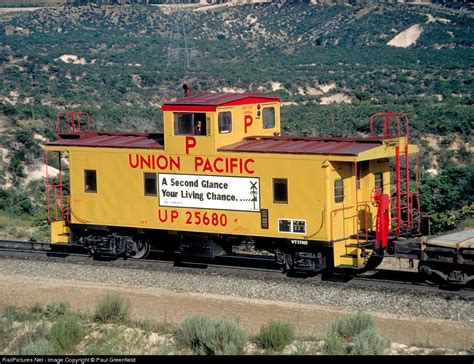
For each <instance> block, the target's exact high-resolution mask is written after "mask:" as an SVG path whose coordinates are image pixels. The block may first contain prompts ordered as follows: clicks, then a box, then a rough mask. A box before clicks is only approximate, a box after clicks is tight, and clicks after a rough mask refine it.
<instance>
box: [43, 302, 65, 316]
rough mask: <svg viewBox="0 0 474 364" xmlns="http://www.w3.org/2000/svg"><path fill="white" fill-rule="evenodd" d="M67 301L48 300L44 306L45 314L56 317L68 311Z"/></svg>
mask: <svg viewBox="0 0 474 364" xmlns="http://www.w3.org/2000/svg"><path fill="white" fill-rule="evenodd" d="M69 307H70V305H69V302H66V301H57V302H50V303H48V305H47V306H46V316H48V317H58V316H62V315H65V314H67V313H69Z"/></svg>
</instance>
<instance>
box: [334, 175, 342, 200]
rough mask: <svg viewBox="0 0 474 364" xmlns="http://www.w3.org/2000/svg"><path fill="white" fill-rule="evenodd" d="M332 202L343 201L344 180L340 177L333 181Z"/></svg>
mask: <svg viewBox="0 0 474 364" xmlns="http://www.w3.org/2000/svg"><path fill="white" fill-rule="evenodd" d="M334 202H335V203H341V202H344V181H343V180H342V178H341V179H337V180H335V181H334Z"/></svg>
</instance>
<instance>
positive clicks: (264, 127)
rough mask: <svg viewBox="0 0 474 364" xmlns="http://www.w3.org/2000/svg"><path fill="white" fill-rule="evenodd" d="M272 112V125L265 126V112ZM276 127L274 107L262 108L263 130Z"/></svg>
mask: <svg viewBox="0 0 474 364" xmlns="http://www.w3.org/2000/svg"><path fill="white" fill-rule="evenodd" d="M270 109H271V110H273V125H272V126H265V119H266V118H265V110H270ZM275 126H276V110H275V106H267V107H264V108H262V127H263V129H273V128H275Z"/></svg>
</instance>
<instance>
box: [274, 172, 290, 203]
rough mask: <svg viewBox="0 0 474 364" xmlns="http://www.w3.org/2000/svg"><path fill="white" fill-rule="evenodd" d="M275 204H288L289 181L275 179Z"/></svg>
mask: <svg viewBox="0 0 474 364" xmlns="http://www.w3.org/2000/svg"><path fill="white" fill-rule="evenodd" d="M273 202H274V203H288V180H287V179H283V178H274V179H273Z"/></svg>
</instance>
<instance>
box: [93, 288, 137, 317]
mask: <svg viewBox="0 0 474 364" xmlns="http://www.w3.org/2000/svg"><path fill="white" fill-rule="evenodd" d="M129 318H130V301H129V300H124V299H123V298H122V297H120V296H119V295H107V296H106V297H105V298H104V299H103V300H102V301H100V302H99V304H98V305H97V307H96V310H95V315H94V320H95V321H96V322H100V323H120V322H126V321H128V320H129Z"/></svg>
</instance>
